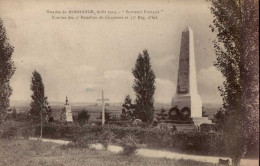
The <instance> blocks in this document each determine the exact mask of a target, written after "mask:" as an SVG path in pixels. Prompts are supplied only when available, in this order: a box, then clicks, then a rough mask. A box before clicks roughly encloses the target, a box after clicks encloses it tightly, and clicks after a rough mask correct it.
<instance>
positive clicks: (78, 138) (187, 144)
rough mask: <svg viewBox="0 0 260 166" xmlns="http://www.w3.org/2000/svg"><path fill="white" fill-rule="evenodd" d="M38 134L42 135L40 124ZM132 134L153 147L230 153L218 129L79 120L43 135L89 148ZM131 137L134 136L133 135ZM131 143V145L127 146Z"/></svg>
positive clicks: (49, 128)
mask: <svg viewBox="0 0 260 166" xmlns="http://www.w3.org/2000/svg"><path fill="white" fill-rule="evenodd" d="M36 133H37V134H38V135H39V133H40V126H38V127H37V131H36ZM129 135H131V136H134V137H135V138H136V139H138V140H139V143H140V144H146V145H147V147H149V148H164V149H168V150H174V151H178V152H184V153H192V154H198V155H220V156H225V155H226V147H227V145H226V144H225V141H224V136H223V133H221V132H217V131H211V132H200V131H185V132H184V131H173V130H171V129H158V128H148V127H146V128H142V127H138V126H135V127H121V126H116V125H105V126H91V125H88V124H86V125H83V126H80V125H78V124H75V123H49V124H44V126H43V137H46V138H53V139H65V140H72V141H73V142H76V143H77V144H78V145H75V146H80V144H81V143H82V144H83V145H82V146H83V147H87V146H86V144H88V142H87V141H90V142H92V143H95V142H100V143H101V144H102V145H103V146H104V147H105V148H106V147H107V146H108V144H109V143H115V144H119V142H118V141H115V140H125V141H126V140H127V139H126V138H127V137H128V136H129ZM129 139H130V138H129ZM126 146H127V145H126ZM130 149H131V148H130Z"/></svg>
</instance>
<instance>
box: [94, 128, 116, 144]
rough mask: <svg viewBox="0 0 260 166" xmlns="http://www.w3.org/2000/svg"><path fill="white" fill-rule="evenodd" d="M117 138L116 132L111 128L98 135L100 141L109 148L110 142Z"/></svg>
mask: <svg viewBox="0 0 260 166" xmlns="http://www.w3.org/2000/svg"><path fill="white" fill-rule="evenodd" d="M114 138H115V134H114V133H113V132H112V131H111V130H107V129H103V130H102V133H101V134H100V135H99V136H98V142H99V143H101V144H102V145H103V147H104V148H105V149H107V147H108V144H109V143H111V142H112V141H113V140H114Z"/></svg>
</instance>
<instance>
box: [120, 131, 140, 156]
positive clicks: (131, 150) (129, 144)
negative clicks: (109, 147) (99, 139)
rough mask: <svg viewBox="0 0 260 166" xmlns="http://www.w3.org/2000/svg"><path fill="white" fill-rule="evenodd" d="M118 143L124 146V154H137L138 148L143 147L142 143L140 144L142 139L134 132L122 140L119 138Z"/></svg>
mask: <svg viewBox="0 0 260 166" xmlns="http://www.w3.org/2000/svg"><path fill="white" fill-rule="evenodd" d="M118 143H119V144H120V145H121V146H122V148H123V151H122V154H123V155H132V154H135V153H136V150H137V149H139V148H141V147H142V144H140V140H139V139H137V138H136V137H135V136H134V135H132V134H128V135H126V136H125V137H124V138H123V139H122V140H118Z"/></svg>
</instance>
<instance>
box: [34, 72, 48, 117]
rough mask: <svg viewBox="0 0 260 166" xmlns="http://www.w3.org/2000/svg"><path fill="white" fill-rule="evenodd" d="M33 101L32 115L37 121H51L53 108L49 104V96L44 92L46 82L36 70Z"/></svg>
mask: <svg viewBox="0 0 260 166" xmlns="http://www.w3.org/2000/svg"><path fill="white" fill-rule="evenodd" d="M31 90H32V92H33V94H32V96H31V97H32V101H31V109H30V115H31V117H32V119H33V121H35V122H40V121H41V122H42V121H45V122H46V121H49V119H51V117H52V110H51V107H50V106H49V103H48V100H47V97H45V94H44V84H43V82H42V77H41V75H40V73H39V72H37V71H36V70H35V71H34V72H33V76H32V82H31Z"/></svg>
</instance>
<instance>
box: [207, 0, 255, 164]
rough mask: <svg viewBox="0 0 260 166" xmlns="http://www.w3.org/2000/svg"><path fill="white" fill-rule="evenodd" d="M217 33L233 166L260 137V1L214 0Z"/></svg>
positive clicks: (227, 138)
mask: <svg viewBox="0 0 260 166" xmlns="http://www.w3.org/2000/svg"><path fill="white" fill-rule="evenodd" d="M210 1H211V2H212V7H211V12H212V13H213V15H214V21H213V24H214V25H211V28H212V31H216V32H217V40H215V41H214V48H215V52H216V55H217V62H216V63H215V66H216V67H217V68H218V69H219V70H220V71H221V73H222V74H223V76H224V78H225V79H226V80H225V81H224V84H223V86H222V87H220V88H219V89H220V92H221V96H222V98H223V103H224V104H223V109H224V111H225V116H224V120H223V121H224V122H225V123H224V125H225V127H223V131H224V133H225V137H226V138H225V140H226V141H227V142H228V143H227V145H229V146H228V151H229V155H230V157H231V158H232V163H233V165H239V163H240V159H241V158H242V157H243V156H244V155H245V154H246V152H247V150H248V148H249V147H250V146H251V145H252V144H254V142H255V141H256V139H258V137H259V112H258V110H259V76H258V74H259V24H258V23H259V13H258V12H259V4H258V3H259V2H258V1H257V0H226V1H224V0H210Z"/></svg>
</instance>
